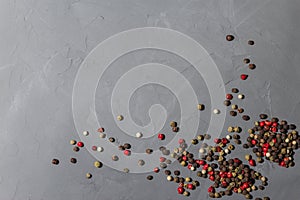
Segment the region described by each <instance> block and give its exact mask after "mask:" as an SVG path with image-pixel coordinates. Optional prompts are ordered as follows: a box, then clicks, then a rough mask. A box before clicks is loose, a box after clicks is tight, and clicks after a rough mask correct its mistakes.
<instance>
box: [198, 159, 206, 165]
mask: <svg viewBox="0 0 300 200" xmlns="http://www.w3.org/2000/svg"><path fill="white" fill-rule="evenodd" d="M196 162H197V161H196ZM205 163H206V162H205V161H204V160H198V162H197V164H199V165H205Z"/></svg>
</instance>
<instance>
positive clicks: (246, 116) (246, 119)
mask: <svg viewBox="0 0 300 200" xmlns="http://www.w3.org/2000/svg"><path fill="white" fill-rule="evenodd" d="M242 118H243V120H245V121H249V120H250V117H249V115H243V116H242Z"/></svg>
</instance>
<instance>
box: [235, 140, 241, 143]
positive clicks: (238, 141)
mask: <svg viewBox="0 0 300 200" xmlns="http://www.w3.org/2000/svg"><path fill="white" fill-rule="evenodd" d="M234 142H235V143H236V144H241V143H242V142H241V140H234Z"/></svg>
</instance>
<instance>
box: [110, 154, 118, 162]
mask: <svg viewBox="0 0 300 200" xmlns="http://www.w3.org/2000/svg"><path fill="white" fill-rule="evenodd" d="M111 159H112V160H113V161H118V160H119V157H118V156H116V155H113V156H112V157H111Z"/></svg>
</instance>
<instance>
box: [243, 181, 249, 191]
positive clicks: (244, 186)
mask: <svg viewBox="0 0 300 200" xmlns="http://www.w3.org/2000/svg"><path fill="white" fill-rule="evenodd" d="M248 187H249V184H248V183H247V182H245V183H243V186H242V188H243V189H244V190H245V189H247V188H248Z"/></svg>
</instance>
